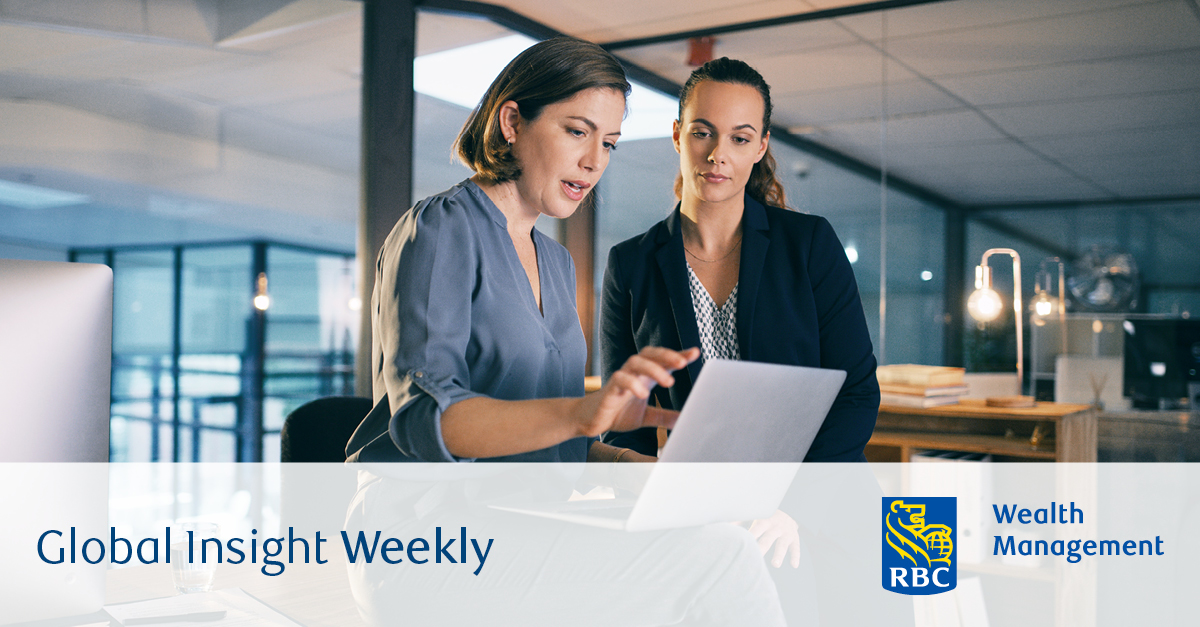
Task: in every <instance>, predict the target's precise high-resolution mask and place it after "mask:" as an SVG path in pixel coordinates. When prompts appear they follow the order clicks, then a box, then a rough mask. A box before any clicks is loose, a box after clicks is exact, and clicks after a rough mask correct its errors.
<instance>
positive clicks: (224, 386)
mask: <svg viewBox="0 0 1200 627" xmlns="http://www.w3.org/2000/svg"><path fill="white" fill-rule="evenodd" d="M71 256H72V259H73V260H74V261H80V262H93V263H106V264H108V265H110V266H111V267H112V269H113V282H114V299H113V378H112V423H111V432H110V442H111V444H110V457H111V459H112V460H113V461H183V462H192V461H197V462H198V461H231V460H237V461H277V460H278V459H279V450H280V449H279V431H280V429H281V428H282V426H283V421H284V418H285V417H286V416H287V414H288V413H289V412H290V411H292V410H293V409H295V408H296V407H298V406H299V405H301V404H302V403H304V402H306V401H309V400H312V399H314V398H318V397H321V396H329V395H348V394H353V389H354V381H353V379H354V373H353V364H354V347H355V345H356V342H357V334H358V322H357V321H358V316H357V309H358V308H359V307H360V306H361V304H360V303H359V302H358V301H357V298H356V297H355V290H354V284H355V280H354V257H353V256H352V255H350V254H347V253H341V252H336V251H323V250H315V249H309V248H299V247H294V246H287V245H283V244H275V243H267V242H248V243H238V244H220V245H192V246H176V247H169V248H151V247H147V248H136V249H119V248H113V249H103V250H95V249H84V250H74V251H72V254H71ZM260 277H265V278H266V281H265V285H264V282H263V281H262V280H261V279H260ZM263 296H265V297H266V298H265V299H263V298H259V297H263Z"/></svg>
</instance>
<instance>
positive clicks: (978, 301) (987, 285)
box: [967, 248, 1034, 407]
mask: <svg viewBox="0 0 1200 627" xmlns="http://www.w3.org/2000/svg"><path fill="white" fill-rule="evenodd" d="M995 254H1006V255H1009V256H1010V257H1012V259H1013V311H1014V312H1015V313H1016V315H1015V316H1014V318H1015V319H1016V321H1017V391H1018V392H1020V390H1021V387H1022V386H1023V385H1024V381H1025V367H1024V362H1025V349H1024V346H1023V344H1024V342H1025V339H1024V334H1023V333H1022V327H1023V326H1024V325H1022V317H1024V313H1023V311H1022V308H1021V256H1020V255H1019V254H1017V251H1015V250H1013V249H1011V248H990V249H988V250H987V251H986V252H984V253H983V260H982V261H980V263H979V265H978V266H975V292H974V293H972V294H971V296H970V298H968V299H967V311H968V312H970V314H971V317H973V318H975V319H976V320H978V321H980V322H990V321H992V320H995V319H996V317H997V316H999V315H1000V310H1001V308H1003V303H1001V301H1000V295H999V294H997V293H996V290H993V289H992V269H991V268H990V267H988V263H987V260H988V257H991V256H992V255H995ZM988 404H989V405H1003V406H1008V407H1032V406H1033V404H1034V403H1033V397H1031V396H1020V395H1018V396H1016V397H1010V398H997V399H988Z"/></svg>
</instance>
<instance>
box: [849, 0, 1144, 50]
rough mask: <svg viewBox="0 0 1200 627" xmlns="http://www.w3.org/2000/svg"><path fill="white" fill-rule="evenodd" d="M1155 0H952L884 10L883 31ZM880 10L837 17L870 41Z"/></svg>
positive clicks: (901, 33) (973, 24) (943, 27)
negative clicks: (1001, 0) (1033, 0)
mask: <svg viewBox="0 0 1200 627" xmlns="http://www.w3.org/2000/svg"><path fill="white" fill-rule="evenodd" d="M1152 1H1155V0H1038V2H995V1H994V0H954V1H953V2H934V3H930V4H923V5H918V6H913V7H904V8H900V9H892V10H890V11H886V12H885V13H886V15H887V32H888V36H889V37H892V38H899V37H910V36H913V35H925V34H930V33H939V32H944V31H950V30H960V29H966V28H978V27H981V26H996V25H1000V24H1009V23H1013V22H1023V21H1029V20H1038V19H1045V18H1047V17H1053V16H1059V15H1068V14H1079V13H1086V12H1090V11H1097V10H1102V9H1107V8H1112V7H1118V6H1123V5H1133V4H1146V3H1147V2H1152ZM883 14H884V13H864V14H860V15H852V16H847V17H842V18H838V19H837V21H838V22H840V23H841V24H844V25H845V26H846V27H847V28H849V29H851V30H852V31H854V32H855V33H858V34H859V35H862V36H863V37H866V38H868V39H871V40H872V41H874V40H878V39H879V37H880V34H881V33H882V25H883V20H882V17H881V16H882V15H883Z"/></svg>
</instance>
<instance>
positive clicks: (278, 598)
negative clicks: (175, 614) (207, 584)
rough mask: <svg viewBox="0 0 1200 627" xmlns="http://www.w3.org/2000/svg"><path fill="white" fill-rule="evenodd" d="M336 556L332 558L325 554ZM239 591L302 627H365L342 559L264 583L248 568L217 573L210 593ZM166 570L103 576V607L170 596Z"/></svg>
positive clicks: (291, 570)
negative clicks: (246, 593)
mask: <svg viewBox="0 0 1200 627" xmlns="http://www.w3.org/2000/svg"><path fill="white" fill-rule="evenodd" d="M331 553H333V554H334V555H336V554H337V553H336V552H331ZM233 587H237V588H241V589H243V590H245V591H246V592H248V593H250V594H251V595H253V596H255V597H257V598H258V599H259V600H260V601H262V602H264V603H266V604H267V605H270V606H271V607H273V608H275V609H276V610H278V611H279V612H281V613H283V614H284V615H286V616H288V617H289V618H291V619H292V620H294V621H296V622H298V623H300V624H301V625H304V626H305V627H365V625H366V623H365V622H364V621H363V620H362V618H361V617H360V616H359V613H358V606H357V604H356V603H355V602H354V596H353V595H352V594H351V591H350V582H349V579H348V578H347V576H346V565H345V557H344V556H343V557H342V559H341V560H340V561H335V560H332V559H331V560H330V562H329V563H328V564H321V565H317V564H289V565H288V566H287V571H285V573H284V575H281V576H279V577H267V576H265V575H263V574H262V573H260V572H258V571H257V570H254V569H253V568H238V567H218V568H217V574H216V578H215V580H214V581H213V589H214V590H220V589H224V588H233ZM174 594H175V587H174V584H173V583H172V580H171V567H170V566H169V565H167V564H152V565H148V566H143V565H138V566H133V567H130V568H118V569H114V570H109V571H108V573H107V575H106V577H105V603H108V604H112V603H128V602H132V601H142V600H145V599H155V598H160V597H166V596H173V595H174Z"/></svg>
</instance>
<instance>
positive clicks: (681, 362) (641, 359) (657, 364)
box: [613, 346, 700, 398]
mask: <svg viewBox="0 0 1200 627" xmlns="http://www.w3.org/2000/svg"><path fill="white" fill-rule="evenodd" d="M699 355H700V351H699V349H696V348H691V349H688V350H686V351H673V350H671V349H669V348H662V347H661V346H647V347H646V348H643V349H642V350H641V352H639V353H638V354H636V355H633V356H632V357H630V358H629V359H627V360H626V361H625V364H624V365H623V366H621V369H620V370H618V371H617V373H621V372H625V373H629V374H634V375H637V376H639V377H643V378H645V379H648V380H649V381H643V383H644V384H645V385H647V386H648V387H653V385H651V382H652V383H657V384H658V385H661V386H663V387H671V386H672V385H675V377H673V376H671V372H672V371H674V370H679V369H680V368H683V367H684V366H686V365H688V364H689V363H691V362H693V361H695V360H696V358H697V357H699ZM613 377H614V378H615V377H616V373H614V374H613ZM631 389H636V388H631ZM639 397H640V398H645V397H644V396H641V395H639Z"/></svg>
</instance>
